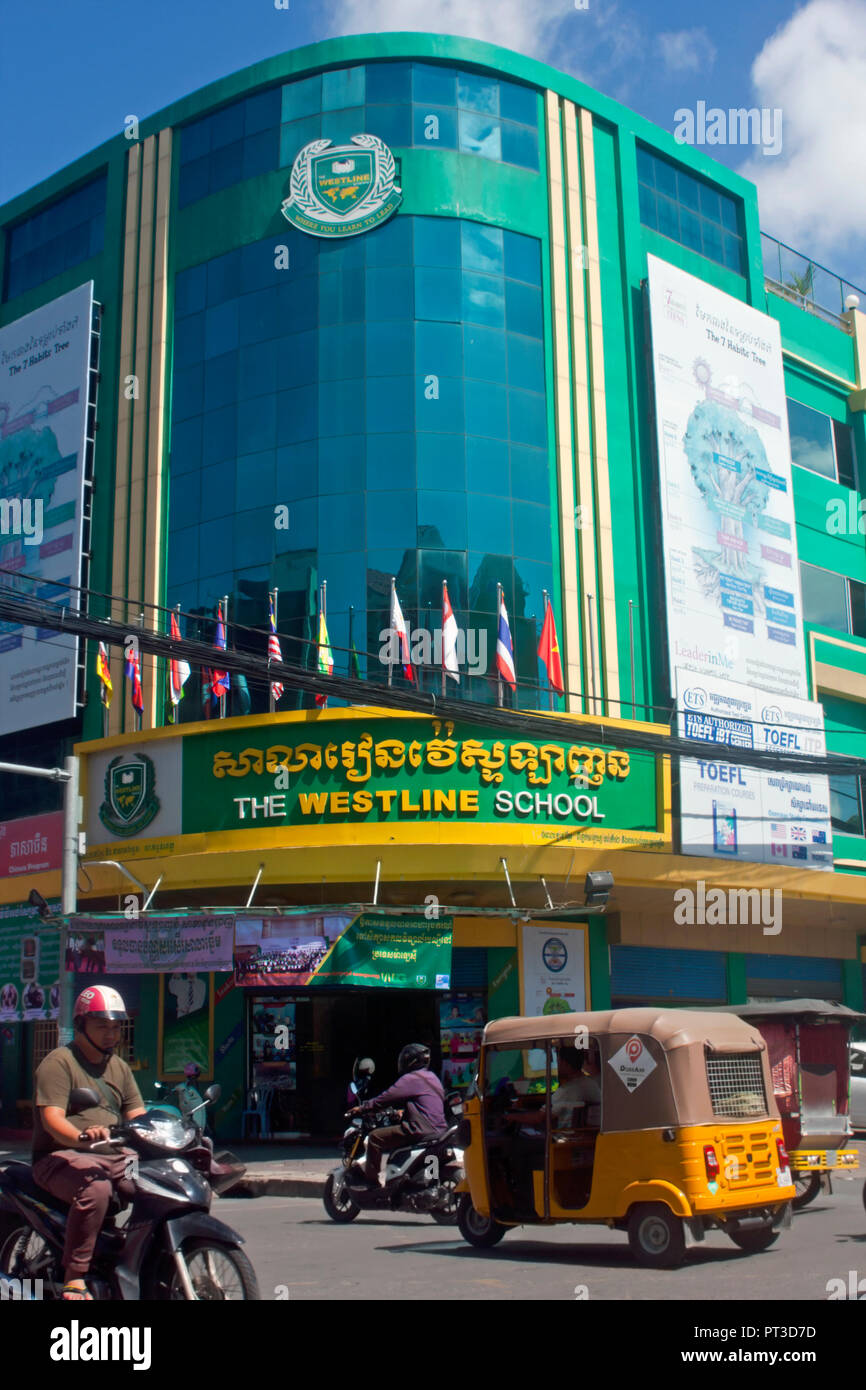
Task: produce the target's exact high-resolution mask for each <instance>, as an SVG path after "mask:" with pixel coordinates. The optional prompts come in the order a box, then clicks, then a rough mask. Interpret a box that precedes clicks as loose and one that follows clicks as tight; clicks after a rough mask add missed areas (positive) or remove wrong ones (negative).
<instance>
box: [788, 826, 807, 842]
mask: <svg viewBox="0 0 866 1390" xmlns="http://www.w3.org/2000/svg"><path fill="white" fill-rule="evenodd" d="M805 838H806V827H805V826H804V825H792V826H791V839H792V840H805Z"/></svg>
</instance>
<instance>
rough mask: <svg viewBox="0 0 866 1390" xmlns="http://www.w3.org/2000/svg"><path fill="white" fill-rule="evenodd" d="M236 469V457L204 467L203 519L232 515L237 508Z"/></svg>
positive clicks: (202, 481)
mask: <svg viewBox="0 0 866 1390" xmlns="http://www.w3.org/2000/svg"><path fill="white" fill-rule="evenodd" d="M236 471H237V470H236V467H235V460H234V458H230V459H224V460H223V462H222V463H217V464H214V465H213V467H211V468H203V469H202V471H201V518H202V521H213V520H214V518H215V517H218V516H231V514H232V512H233V511H234V509H235V476H236ZM217 568H218V569H221V568H222V565H218V566H217ZM210 572H212V571H209V573H210Z"/></svg>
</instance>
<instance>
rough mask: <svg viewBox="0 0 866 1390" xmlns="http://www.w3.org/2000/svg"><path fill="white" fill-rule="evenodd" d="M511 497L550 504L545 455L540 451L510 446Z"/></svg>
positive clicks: (514, 445) (515, 445) (516, 445)
mask: <svg viewBox="0 0 866 1390" xmlns="http://www.w3.org/2000/svg"><path fill="white" fill-rule="evenodd" d="M511 492H512V496H513V497H515V498H519V499H521V500H522V501H525V502H540V503H543V504H544V505H549V503H550V481H549V478H548V474H547V455H546V454H545V453H544V452H543V451H542V450H541V449H525V448H523V447H522V446H521V445H518V444H512V446H511Z"/></svg>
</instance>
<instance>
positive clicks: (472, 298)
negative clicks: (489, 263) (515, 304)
mask: <svg viewBox="0 0 866 1390" xmlns="http://www.w3.org/2000/svg"><path fill="white" fill-rule="evenodd" d="M517 288H519V289H523V288H525V287H524V286H518V287H517ZM463 318H464V319H465V320H466V322H467V323H482V324H486V325H487V326H488V327H490V328H504V327H505V295H504V293H503V281H502V279H501V278H500V277H499V276H493V275H478V274H476V273H475V272H474V271H468V270H467V271H464V272H463ZM509 327H516V325H511V324H509ZM523 331H524V332H525V331H526V330H523Z"/></svg>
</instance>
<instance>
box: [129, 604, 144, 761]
mask: <svg viewBox="0 0 866 1390" xmlns="http://www.w3.org/2000/svg"><path fill="white" fill-rule="evenodd" d="M138 625H139V627H141V628H142V629H143V628H144V609H143V608H142V609H141V610H140V612H139V615H138ZM143 675H144V659H143V657H142V656H141V655H140V654H139V657H138V682H139V685H140V686H141V689H142V696H141V700H142V704H144V681H143V680H142V676H143ZM132 693H133V695H134V694H135V682H134V681H133V685H132ZM133 708H135V707H134V706H133ZM143 718H144V710H143V709H137V710H136V711H135V728H136V732H137V733H141V722H142V719H143Z"/></svg>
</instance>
